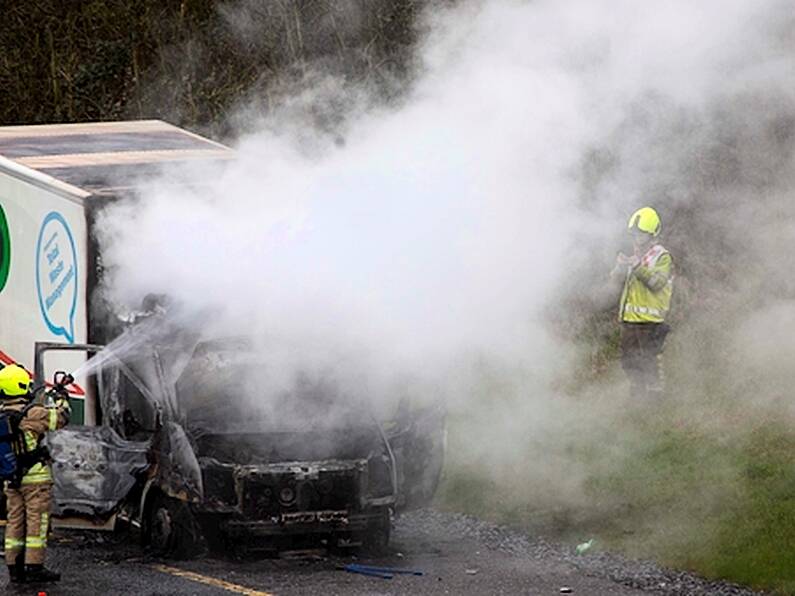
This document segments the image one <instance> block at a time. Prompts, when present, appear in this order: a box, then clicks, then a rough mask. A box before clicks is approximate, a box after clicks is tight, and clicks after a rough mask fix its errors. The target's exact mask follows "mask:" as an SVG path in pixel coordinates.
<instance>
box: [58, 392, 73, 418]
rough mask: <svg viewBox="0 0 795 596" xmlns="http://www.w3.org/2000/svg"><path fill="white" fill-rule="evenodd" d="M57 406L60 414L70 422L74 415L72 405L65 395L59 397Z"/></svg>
mask: <svg viewBox="0 0 795 596" xmlns="http://www.w3.org/2000/svg"><path fill="white" fill-rule="evenodd" d="M55 407H56V408H58V410H59V413H60V415H61V416H63V417H64V418H65V419H66V421H67V422H68V421H69V419H70V418H71V417H72V406H70V405H69V400H68V399H67V398H65V397H58V399H56V400H55Z"/></svg>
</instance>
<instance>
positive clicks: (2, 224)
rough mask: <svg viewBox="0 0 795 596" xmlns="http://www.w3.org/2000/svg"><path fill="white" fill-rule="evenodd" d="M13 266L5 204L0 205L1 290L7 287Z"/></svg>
mask: <svg viewBox="0 0 795 596" xmlns="http://www.w3.org/2000/svg"><path fill="white" fill-rule="evenodd" d="M10 268H11V234H9V232H8V220H7V219H6V213H5V211H3V206H2V205H0V292H2V291H3V288H5V287H6V282H7V281H8V270H9V269H10Z"/></svg>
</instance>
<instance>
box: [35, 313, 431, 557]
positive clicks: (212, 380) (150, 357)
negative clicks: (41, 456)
mask: <svg viewBox="0 0 795 596" xmlns="http://www.w3.org/2000/svg"><path fill="white" fill-rule="evenodd" d="M144 325H145V326H149V329H148V330H147V329H144V330H140V329H138V330H136V329H131V330H129V331H128V333H131V334H135V333H136V332H138V333H139V334H140V335H141V336H142V337H145V338H146V341H145V342H143V343H141V344H139V345H136V346H135V349H128V350H127V351H126V355H125V356H123V357H122V358H116V357H115V356H113V355H112V351H111V352H109V353H108V356H107V357H105V358H104V361H103V364H102V366H101V367H100V368H99V370H98V371H97V373H96V376H97V385H98V393H99V396H100V403H101V405H102V410H103V424H102V425H101V426H100V427H94V428H85V427H73V428H67V429H65V430H64V431H61V432H59V433H55V434H54V435H53V436H52V437H51V440H50V449H51V452H52V455H53V459H54V460H55V469H56V474H55V477H56V487H55V501H56V511H57V513H60V514H62V515H83V516H85V515H91V516H95V517H103V516H105V517H107V516H111V515H113V516H118V517H120V518H122V519H124V520H126V521H128V522H130V523H131V524H132V525H135V526H138V527H139V528H140V530H141V537H142V539H143V542H144V544H145V545H146V546H148V547H149V548H150V549H151V550H152V551H153V552H155V553H157V554H161V555H171V556H177V557H184V556H192V555H196V554H199V553H201V552H203V551H205V550H206V548H207V547H221V548H223V549H224V550H225V551H226V552H229V551H230V550H240V549H242V550H246V551H251V550H268V551H278V550H282V549H293V548H299V547H306V546H310V545H326V546H331V547H365V548H367V549H370V550H374V551H378V550H381V549H383V548H385V547H386V545H387V543H388V541H389V534H390V525H391V519H392V516H393V514H394V513H396V512H398V511H400V510H402V509H405V508H407V507H416V506H421V505H425V504H427V503H428V502H429V500H430V499H431V498H432V496H433V493H434V491H435V488H436V484H437V483H438V480H439V475H440V473H441V464H442V456H443V448H444V443H443V441H444V435H443V433H444V415H443V411H442V410H441V409H439V408H438V407H436V408H429V409H425V410H420V411H419V412H420V415H419V416H417V415H416V413H415V415H407V414H405V412H404V413H403V414H401V415H400V416H401V417H402V420H391V421H389V426H388V428H390V429H391V430H390V431H389V432H387V431H385V430H384V426H383V425H382V423H381V422H380V421H378V420H376V418H375V416H374V415H373V414H372V412H371V411H370V405H369V404H368V402H367V400H366V399H362V398H357V399H353V398H351V397H349V396H347V395H345V394H344V393H343V392H341V391H340V390H339V389H338V388H337V387H336V386H335V383H334V382H333V381H332V380H331V379H329V378H324V377H323V376H317V375H314V376H311V375H308V374H306V375H304V374H297V375H296V376H295V378H294V382H293V383H292V384H291V385H290V386H289V387H287V388H283V389H281V390H279V391H273V390H272V389H271V388H270V387H269V383H268V381H269V380H268V374H267V370H268V365H269V363H268V361H267V357H266V356H267V354H263V352H262V351H261V350H255V349H254V348H253V343H252V341H250V340H249V339H246V338H228V339H214V340H201V339H198V338H197V337H196V336H195V335H194V334H192V333H191V332H189V331H188V332H180V331H179V330H178V329H175V328H174V326H170V325H168V324H166V323H164V322H163V321H161V320H159V317H154V318H152V319H150V320H148V321H146V322H145V323H144ZM154 330H156V331H154ZM133 341H134V340H133ZM128 344H129V342H128ZM44 347H45V348H46V349H45V350H41V349H40V350H39V352H40V358H43V357H44V354H45V352H46V351H48V350H52V349H55V348H56V346H54V345H48V346H44ZM75 347H79V346H70V347H69V349H74V348H75ZM40 348H41V346H40ZM100 446H101V448H100ZM109 471H112V474H111V475H109V474H108V472H109Z"/></svg>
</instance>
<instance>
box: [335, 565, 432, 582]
mask: <svg viewBox="0 0 795 596" xmlns="http://www.w3.org/2000/svg"><path fill="white" fill-rule="evenodd" d="M342 569H344V570H345V571H347V572H348V573H360V574H361V575H371V576H373V577H381V578H383V579H392V577H394V576H395V575H425V572H424V571H420V570H418V569H402V568H399V567H375V566H373V565H359V564H357V563H350V564H348V565H345V566H344V567H342Z"/></svg>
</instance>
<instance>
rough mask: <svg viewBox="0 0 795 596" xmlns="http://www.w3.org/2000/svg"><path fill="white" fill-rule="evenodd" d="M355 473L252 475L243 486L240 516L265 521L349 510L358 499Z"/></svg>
mask: <svg viewBox="0 0 795 596" xmlns="http://www.w3.org/2000/svg"><path fill="white" fill-rule="evenodd" d="M357 476H358V474H357V471H356V470H334V471H324V470H320V471H318V473H317V474H315V475H313V476H312V477H305V476H304V477H300V476H297V475H296V474H293V473H289V472H286V473H266V474H256V473H254V474H251V475H249V476H247V477H246V478H245V479H244V484H243V503H242V505H243V514H244V515H245V516H246V517H247V518H250V519H267V518H271V517H275V516H279V515H281V514H282V513H291V512H299V511H329V510H337V511H339V510H351V509H352V508H354V507H355V505H356V503H357V502H358V498H359V494H358V493H359V491H358V481H357Z"/></svg>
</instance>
